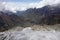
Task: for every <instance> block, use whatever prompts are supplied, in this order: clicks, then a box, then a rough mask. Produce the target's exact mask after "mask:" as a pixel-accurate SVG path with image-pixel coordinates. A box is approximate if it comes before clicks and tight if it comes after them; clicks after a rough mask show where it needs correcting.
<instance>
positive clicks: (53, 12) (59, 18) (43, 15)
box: [0, 5, 60, 31]
mask: <svg viewBox="0 0 60 40" xmlns="http://www.w3.org/2000/svg"><path fill="white" fill-rule="evenodd" d="M34 24H39V25H41V24H42V25H44V24H47V25H53V24H60V6H59V5H58V6H50V5H47V6H44V7H42V8H30V9H27V10H26V11H16V13H13V12H11V11H0V29H1V30H0V31H5V30H8V29H10V28H12V27H13V26H14V27H15V26H18V25H19V26H21V27H27V26H31V25H34Z"/></svg>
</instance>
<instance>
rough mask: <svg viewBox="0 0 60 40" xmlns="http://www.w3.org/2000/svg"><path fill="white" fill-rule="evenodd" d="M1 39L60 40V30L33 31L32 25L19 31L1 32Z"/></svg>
mask: <svg viewBox="0 0 60 40" xmlns="http://www.w3.org/2000/svg"><path fill="white" fill-rule="evenodd" d="M0 40H60V32H59V31H55V30H51V31H43V30H40V31H33V30H32V29H31V28H30V27H28V28H24V29H23V30H22V31H17V32H1V33H0Z"/></svg>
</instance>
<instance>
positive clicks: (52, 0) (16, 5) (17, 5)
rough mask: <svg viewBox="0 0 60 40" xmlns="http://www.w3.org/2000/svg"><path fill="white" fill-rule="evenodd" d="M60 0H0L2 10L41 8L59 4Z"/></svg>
mask: <svg viewBox="0 0 60 40" xmlns="http://www.w3.org/2000/svg"><path fill="white" fill-rule="evenodd" d="M59 3H60V0H42V1H40V2H35V3H22V2H0V10H4V9H5V10H10V11H16V10H20V11H22V10H26V9H28V8H35V7H36V8H41V7H43V6H45V5H56V4H59Z"/></svg>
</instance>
